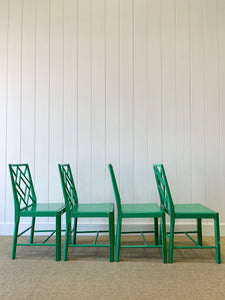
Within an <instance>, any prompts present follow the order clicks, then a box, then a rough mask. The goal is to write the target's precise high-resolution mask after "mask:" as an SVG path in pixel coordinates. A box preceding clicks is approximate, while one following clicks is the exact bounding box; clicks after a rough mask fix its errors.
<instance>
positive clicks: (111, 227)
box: [109, 212, 115, 262]
mask: <svg viewBox="0 0 225 300" xmlns="http://www.w3.org/2000/svg"><path fill="white" fill-rule="evenodd" d="M114 241H115V233H114V212H111V213H109V261H110V262H113V261H114Z"/></svg>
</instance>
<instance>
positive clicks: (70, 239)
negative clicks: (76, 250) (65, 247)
mask: <svg viewBox="0 0 225 300" xmlns="http://www.w3.org/2000/svg"><path fill="white" fill-rule="evenodd" d="M69 233H70V234H69V244H71V242H72V238H71V235H72V234H71V224H70V227H69Z"/></svg>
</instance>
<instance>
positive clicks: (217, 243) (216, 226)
mask: <svg viewBox="0 0 225 300" xmlns="http://www.w3.org/2000/svg"><path fill="white" fill-rule="evenodd" d="M214 229H215V246H216V262H217V263H218V264H221V252H220V225H219V214H218V213H217V214H216V216H215V219H214Z"/></svg>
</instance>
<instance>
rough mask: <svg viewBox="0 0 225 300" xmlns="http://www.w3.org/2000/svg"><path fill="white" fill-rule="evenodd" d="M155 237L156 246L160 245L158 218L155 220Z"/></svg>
mask: <svg viewBox="0 0 225 300" xmlns="http://www.w3.org/2000/svg"><path fill="white" fill-rule="evenodd" d="M154 236H155V245H158V244H159V225H158V218H154Z"/></svg>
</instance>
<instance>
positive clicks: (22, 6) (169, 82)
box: [0, 0, 225, 234]
mask: <svg viewBox="0 0 225 300" xmlns="http://www.w3.org/2000/svg"><path fill="white" fill-rule="evenodd" d="M20 162H27V163H29V165H30V168H31V173H32V176H33V178H34V184H35V189H36V193H37V196H38V201H39V202H60V201H63V198H62V191H61V186H60V179H59V174H58V169H57V164H58V163H62V162H65V163H66V162H69V163H70V164H71V167H72V170H73V174H74V179H75V182H76V186H77V190H78V195H79V199H80V202H83V203H85V202H103V201H107V202H110V201H114V197H113V191H112V187H111V182H110V177H109V174H108V170H107V164H108V163H109V162H110V163H112V164H113V166H114V169H115V172H116V175H117V179H118V184H119V187H120V191H121V197H122V201H123V203H139V202H158V201H159V198H158V194H157V190H156V184H155V180H154V174H153V169H152V164H153V163H157V162H163V163H164V165H165V168H166V171H167V176H168V181H169V184H170V187H171V192H172V196H173V199H174V201H175V202H176V203H196V202H198V203H202V204H205V205H207V206H209V207H210V208H212V209H215V210H217V211H219V213H220V222H221V232H222V234H225V208H224V206H225V204H224V203H225V199H224V194H225V1H224V0H161V1H160V0H64V1H63V0H0V234H12V229H13V220H14V206H13V198H12V191H11V183H10V180H9V172H8V163H20ZM51 222H52V220H49V219H44V220H43V219H42V220H39V221H38V222H37V223H39V225H41V226H43V225H44V224H45V223H48V224H51ZM63 222H65V219H64V220H63ZM105 222H106V220H101V221H99V220H83V221H81V223H80V224H81V225H82V224H83V225H82V226H87V227H88V226H95V227H98V226H104V225H105ZM142 222H143V220H140V221H139V220H138V221H137V220H136V221H130V223H128V224H127V226H128V225H129V224H130V225H132V227H135V226H136V227H138V226H139V225H140V224H142ZM146 222H147V220H146ZM205 224H206V228H207V230H206V233H207V232H208V233H209V234H210V232H212V229H213V227H212V224H211V223H210V222H209V223H207V222H205ZM144 225H146V224H144ZM180 226H182V224H181V225H180ZM190 226H191V225H190ZM128 227H129V226H128Z"/></svg>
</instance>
